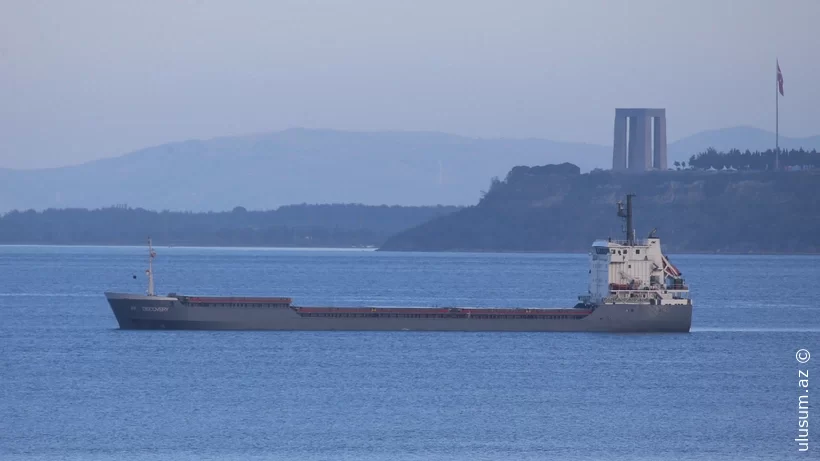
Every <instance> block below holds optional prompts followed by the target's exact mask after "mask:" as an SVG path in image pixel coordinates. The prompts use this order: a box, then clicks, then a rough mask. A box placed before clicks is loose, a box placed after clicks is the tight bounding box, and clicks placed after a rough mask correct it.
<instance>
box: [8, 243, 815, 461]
mask: <svg viewBox="0 0 820 461" xmlns="http://www.w3.org/2000/svg"><path fill="white" fill-rule="evenodd" d="M157 250H158V253H159V256H158V258H157V261H156V265H155V273H156V278H157V290H158V291H159V292H161V293H166V292H180V293H191V294H214V295H232V294H233V295H282V296H290V297H292V298H294V300H295V302H296V303H297V304H302V305H310V304H314V303H315V304H335V305H351V306H352V305H361V304H375V305H431V306H436V305H437V306H529V307H536V306H548V307H552V306H570V305H573V304H574V303H575V300H576V297H577V295H578V294H581V293H584V292H585V291H586V282H587V269H588V267H587V264H588V263H587V256H586V255H581V254H577V255H576V254H452V253H443V254H415V253H378V252H372V251H343V250H336V251H334V250H278V249H216V248H212V249H204V248H158V249H157ZM145 256H146V250H145V248H138V247H36V246H12V247H0V459H1V460H4V461H11V460H146V461H147V460H171V459H173V460H221V459H228V460H438V459H447V460H545V459H546V460H568V461H571V460H712V459H714V460H779V459H818V453H820V430H818V428H820V405H816V404H813V402H814V401H815V397H814V392H817V394H818V395H817V398H816V401H817V402H820V375H816V373H818V372H820V367H818V366H817V363H818V362H820V307H819V306H820V304H819V303H818V300H819V299H820V257H817V256H715V255H672V260H673V262H675V264H676V265H677V266H678V267H680V268H681V269H682V270H683V272H684V275H685V276H686V277H687V280H688V282H689V283H690V285H691V286H692V290H693V293H692V294H693V298H694V300H695V313H694V320H693V327H692V332H691V333H689V334H587V333H581V334H579V333H424V332H395V333H385V332H372V333H362V332H325V333H318V332H185V331H182V332H177V331H157V332H151V331H120V330H118V329H117V324H116V321H115V319H114V316H113V315H112V314H111V312H110V311H109V309H108V306H107V304H106V301H105V299H104V297H103V294H102V293H103V291H106V290H112V291H134V292H142V291H144V290H145V275H144V273H143V271H144V269H145V263H146V258H145ZM133 275H136V276H137V279H136V280H135V279H133V278H132V276H133ZM799 349H806V350H808V351H810V352H812V353H815V356H816V358H815V359H814V360H810V361H809V362H807V363H805V364H800V363H798V362H797V361H796V358H795V354H796V351H798V350H799ZM799 370H802V371H804V372H805V373H806V374H808V375H809V377H808V378H807V379H809V380H810V381H808V382H807V383H804V384H807V385H808V386H809V387H808V389H805V388H803V387H799V382H798V380H799V379H800V377H799V376H798V371H799ZM815 389H817V390H816V391H815ZM807 390H808V391H810V392H805V391H807ZM809 393H811V397H812V400H811V402H812V404H813V405H811V406H810V407H811V409H810V412H811V413H810V415H809V424H810V435H809V451H808V452H802V453H801V452H799V451H798V443H797V442H795V441H794V439H795V438H796V437H797V436H798V398H799V395H808V394H809ZM815 408H816V409H815Z"/></svg>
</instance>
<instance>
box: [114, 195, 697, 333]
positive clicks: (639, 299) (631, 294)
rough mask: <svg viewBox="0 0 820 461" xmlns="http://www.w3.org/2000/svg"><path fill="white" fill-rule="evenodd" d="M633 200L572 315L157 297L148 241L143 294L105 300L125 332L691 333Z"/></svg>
mask: <svg viewBox="0 0 820 461" xmlns="http://www.w3.org/2000/svg"><path fill="white" fill-rule="evenodd" d="M633 197H634V196H633V195H628V196H627V199H626V207H625V208H624V206H623V204H621V203H619V204H618V215H619V216H621V217H622V218H624V219H625V220H626V239H625V240H620V241H619V240H615V241H613V240H612V239H608V240H596V241H595V242H594V243H593V245H592V250H591V251H590V270H589V274H590V280H589V292H588V293H587V294H586V295H583V296H580V300H581V302H580V303H578V304H576V305H575V306H574V307H567V308H546V307H522V308H477V307H455V306H454V307H447V308H434V307H376V306H361V307H331V306H296V305H293V303H292V300H291V299H290V298H287V297H224V296H187V295H178V294H176V293H170V294H168V295H167V296H158V295H156V294H155V293H154V272H153V260H154V258H155V257H156V253H155V252H154V249H153V246H152V245H151V240H150V239H149V240H148V270H147V271H146V275H147V276H148V290H147V291H146V294H145V295H137V294H130V293H111V292H107V293H105V296H106V298H107V299H108V303H109V305H110V306H111V309H112V311H113V312H114V315H115V316H116V318H117V322H118V323H119V325H120V328H122V329H185V330H354V331H355V330H358V331H368V330H415V331H597V332H607V331H608V332H686V331H689V328H690V325H691V322H692V303H691V301H690V299H689V296H688V294H689V289H688V287H687V286H686V284H685V282H684V280H683V277H682V275H681V273H680V271H679V270H678V269H677V268H676V267H675V266H674V265H672V263H670V262H669V260H668V258H666V257H665V256H664V255H663V253H662V252H661V244H660V239H658V238H657V237H656V236H655V235H654V234H655V233H654V231H653V232H652V233H651V234H650V236H649V238H647V239H645V240H637V239H636V238H635V231H634V229H633V225H632V198H633Z"/></svg>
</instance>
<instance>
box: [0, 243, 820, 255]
mask: <svg viewBox="0 0 820 461" xmlns="http://www.w3.org/2000/svg"><path fill="white" fill-rule="evenodd" d="M23 247H40V248H48V247H54V248H59V247H62V248H144V247H145V245H144V244H141V243H140V244H136V243H135V244H133V245H132V244H107V243H82V244H66V243H0V248H23ZM156 248H158V249H203V250H262V251H265V250H286V251H331V250H332V251H350V252H356V251H367V252H379V253H464V254H468V253H475V254H578V255H585V254H587V253H588V251H582V250H499V249H450V250H382V249H381V248H379V247H374V246H371V247H338V246H326V247H325V246H315V247H304V246H258V245H157V246H156ZM670 254H674V255H718V256H721V255H726V256H818V255H820V251H818V252H788V253H785V252H771V251H752V252H739V251H722V250H712V251H708V250H683V251H670Z"/></svg>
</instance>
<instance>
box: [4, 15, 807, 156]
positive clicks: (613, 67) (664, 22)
mask: <svg viewBox="0 0 820 461" xmlns="http://www.w3.org/2000/svg"><path fill="white" fill-rule="evenodd" d="M818 24H820V1H818V0H789V1H782V0H781V1H774V0H772V1H757V0H735V1H730V0H686V1H678V0H675V1H664V0H647V1H637V0H597V1H593V0H589V1H584V0H565V1H563V0H562V1H548V0H533V1H512V0H510V1H493V2H482V1H478V0H469V1H441V0H439V1H419V0H415V1H406V0H404V1H390V0H355V1H353V0H350V1H344V2H342V1H307V0H299V1H274V0H270V1H259V2H246V1H227V0H226V1H212V0H201V1H167V0H163V1H146V0H140V1H128V2H126V1H119V2H111V1H109V0H104V1H81V0H80V1H59V0H54V1H50V2H36V1H32V0H22V1H11V0H3V2H2V3H0V167H15V168H17V167H21V168H23V167H24V168H30V167H47V166H58V165H66V164H73V163H79V162H83V161H87V160H91V159H94V158H100V157H108V156H115V155H119V154H122V153H125V152H128V151H131V150H135V149H138V148H141V147H146V146H149V145H155V144H160V143H163V142H168V141H175V140H184V139H190V138H210V137H215V136H222V135H233V134H243V133H253V132H262V131H271V130H281V129H285V128H291V127H308V128H336V129H344V130H433V131H444V132H449V133H455V134H464V135H470V136H480V137H497V136H505V137H506V136H509V137H541V138H549V139H555V140H567V141H584V142H590V143H598V144H611V142H612V140H611V138H612V121H613V117H614V108H615V107H666V108H667V119H668V133H669V139H670V141H671V140H675V139H677V138H680V137H682V136H686V135H689V134H692V133H695V132H697V131H700V130H704V129H710V128H722V127H728V126H737V125H753V126H756V127H761V128H766V129H770V130H774V91H775V86H774V85H775V58H776V57H779V59H780V65H781V68H782V69H783V74H784V77H785V91H786V97H785V98H781V100H780V104H781V105H780V109H781V110H780V112H781V114H780V123H781V125H780V126H781V133H782V134H785V135H789V136H808V135H815V134H820V123H818V122H819V121H820V91H818V90H817V81H818V78H820V50H818V40H817V26H818Z"/></svg>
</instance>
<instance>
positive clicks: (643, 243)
mask: <svg viewBox="0 0 820 461" xmlns="http://www.w3.org/2000/svg"><path fill="white" fill-rule="evenodd" d="M609 243H617V244H618V245H624V246H629V245H641V246H647V245H649V240H647V239H635V240H633V241H632V242H630V241H629V240H614V239H613V240H609Z"/></svg>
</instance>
